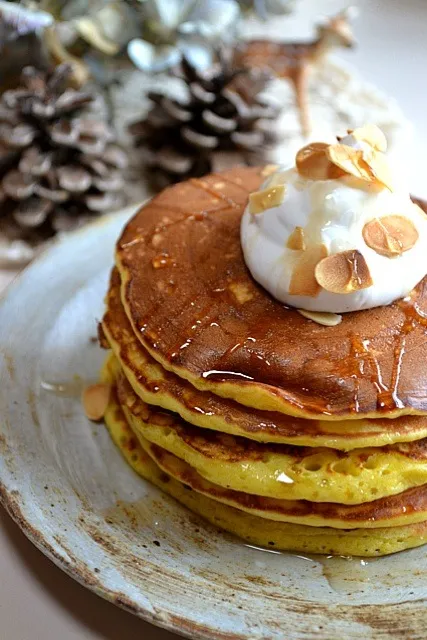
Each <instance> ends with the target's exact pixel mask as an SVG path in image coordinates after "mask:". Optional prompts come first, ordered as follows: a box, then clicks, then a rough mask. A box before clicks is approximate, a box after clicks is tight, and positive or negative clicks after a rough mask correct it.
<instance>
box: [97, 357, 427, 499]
mask: <svg viewBox="0 0 427 640" xmlns="http://www.w3.org/2000/svg"><path fill="white" fill-rule="evenodd" d="M107 366H109V367H110V369H111V370H112V371H113V375H114V376H115V383H116V387H117V394H118V399H119V403H120V405H121V406H122V408H123V409H124V411H125V413H126V417H127V420H128V423H129V425H130V427H131V428H132V430H133V431H134V432H135V434H136V435H137V436H142V437H143V438H144V440H148V441H149V442H150V443H152V444H154V445H157V446H159V447H161V448H162V450H166V451H168V452H169V453H172V454H174V455H175V456H176V457H178V458H180V459H182V460H184V461H185V462H186V463H188V464H189V465H190V466H191V467H193V468H194V469H195V470H196V471H197V472H198V473H199V474H200V476H202V477H203V478H204V479H205V480H208V481H210V482H212V483H214V484H216V485H219V486H221V487H223V488H226V489H234V490H236V491H239V492H244V493H247V494H254V495H259V496H265V497H269V498H276V499H286V500H301V499H303V500H310V501H314V502H335V503H342V504H346V505H348V504H359V503H362V502H369V501H373V500H376V499H377V498H381V497H383V496H390V495H394V494H400V493H401V492H403V491H405V490H407V489H409V488H412V487H415V486H419V485H423V484H425V483H426V482H427V439H424V440H420V441H417V442H413V443H409V444H401V445H393V446H388V447H381V448H379V447H377V448H369V449H368V448H365V449H354V450H352V451H350V452H347V453H343V452H342V451H337V450H334V449H327V448H311V447H297V446H293V445H283V444H271V443H270V444H266V443H258V442H254V441H248V440H246V439H245V438H241V437H236V436H231V435H224V434H222V433H217V432H215V431H208V430H205V429H200V428H199V427H195V426H193V425H191V424H189V423H188V422H185V421H184V420H182V419H180V418H179V416H177V415H176V414H173V413H171V412H166V411H162V410H159V409H158V407H154V406H152V405H147V404H145V403H144V402H142V401H141V400H140V398H139V397H138V396H137V395H136V394H135V393H134V392H133V390H132V388H131V387H130V385H129V383H128V382H127V380H126V379H125V377H124V375H123V374H122V373H120V372H117V365H116V364H115V363H112V364H111V363H110V364H107Z"/></svg>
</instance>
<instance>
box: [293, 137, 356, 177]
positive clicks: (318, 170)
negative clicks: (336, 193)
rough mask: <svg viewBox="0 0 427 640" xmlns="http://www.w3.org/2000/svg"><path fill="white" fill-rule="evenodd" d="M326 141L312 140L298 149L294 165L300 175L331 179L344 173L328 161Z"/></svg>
mask: <svg viewBox="0 0 427 640" xmlns="http://www.w3.org/2000/svg"><path fill="white" fill-rule="evenodd" d="M328 147H329V145H328V144H326V142H312V143H310V144H308V145H306V146H305V147H303V148H302V149H300V150H299V151H298V153H297V155H296V157H295V165H296V168H297V171H298V173H299V174H300V176H303V177H304V178H308V179H309V180H333V179H336V178H340V177H341V176H342V175H344V173H345V172H344V171H342V170H340V169H339V167H337V166H336V165H334V164H333V163H331V162H330V160H329V159H328V157H327V155H326V150H327V149H328Z"/></svg>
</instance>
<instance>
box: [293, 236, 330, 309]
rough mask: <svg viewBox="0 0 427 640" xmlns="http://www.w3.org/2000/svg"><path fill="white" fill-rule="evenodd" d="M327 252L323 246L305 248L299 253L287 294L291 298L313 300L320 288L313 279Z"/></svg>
mask: <svg viewBox="0 0 427 640" xmlns="http://www.w3.org/2000/svg"><path fill="white" fill-rule="evenodd" d="M327 255H328V250H327V248H326V247H325V245H324V244H316V245H311V246H310V247H307V249H306V250H305V251H304V252H303V253H301V256H300V257H299V259H298V261H297V263H296V264H295V267H294V270H293V272H292V276H291V282H290V284H289V293H290V294H291V295H292V296H309V297H311V298H315V297H316V296H317V295H318V294H319V293H320V286H319V284H318V283H317V281H316V278H315V277H314V271H315V268H316V265H317V264H318V262H320V261H321V260H323V259H324V258H326V256H327Z"/></svg>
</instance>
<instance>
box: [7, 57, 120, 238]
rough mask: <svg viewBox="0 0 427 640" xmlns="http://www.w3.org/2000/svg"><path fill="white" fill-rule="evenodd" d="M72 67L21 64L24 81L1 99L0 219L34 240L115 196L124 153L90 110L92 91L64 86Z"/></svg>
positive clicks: (12, 232) (109, 204)
mask: <svg viewBox="0 0 427 640" xmlns="http://www.w3.org/2000/svg"><path fill="white" fill-rule="evenodd" d="M70 72H71V69H70V67H69V66H67V65H60V66H58V67H57V68H56V69H55V70H54V71H53V72H48V73H44V72H41V71H38V70H36V69H35V68H33V67H26V68H25V69H24V71H23V72H22V75H21V83H22V85H23V86H21V87H19V88H18V89H15V90H10V91H6V92H5V93H4V94H3V96H2V97H1V99H0V220H1V223H0V225H1V227H2V230H3V228H5V229H6V227H7V229H6V233H7V234H8V235H9V236H10V237H17V236H18V237H22V238H24V239H27V240H29V241H30V242H31V243H37V242H38V241H41V240H44V239H45V238H48V237H50V236H52V235H54V234H55V233H56V232H57V231H64V230H69V229H70V228H73V227H75V226H78V225H80V224H81V223H82V222H83V221H86V220H87V219H88V218H90V217H93V216H94V215H99V214H100V213H101V212H104V211H106V210H108V209H112V208H114V207H117V206H118V205H119V204H120V203H121V199H122V198H121V191H122V187H123V184H124V181H123V177H122V173H121V172H122V169H124V168H125V166H126V155H125V154H124V152H123V151H122V150H121V149H120V148H119V147H117V146H114V145H113V144H112V142H113V139H114V136H113V133H112V131H111V130H110V127H109V126H108V125H107V123H106V122H104V121H102V120H101V119H100V118H99V116H96V115H95V114H93V113H90V112H88V110H87V107H88V105H90V104H91V103H92V101H93V100H94V96H93V95H92V94H91V93H89V92H88V91H85V90H80V91H76V90H74V89H70V88H67V80H68V78H69V75H70Z"/></svg>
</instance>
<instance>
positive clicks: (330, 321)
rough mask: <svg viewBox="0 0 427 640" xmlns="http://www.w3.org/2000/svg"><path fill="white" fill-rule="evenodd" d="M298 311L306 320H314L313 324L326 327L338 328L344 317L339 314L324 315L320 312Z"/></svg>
mask: <svg viewBox="0 0 427 640" xmlns="http://www.w3.org/2000/svg"><path fill="white" fill-rule="evenodd" d="M297 311H298V313H300V314H301V315H302V316H304V318H308V319H309V320H313V322H317V324H321V325H323V326H325V327H336V326H337V324H339V323H340V322H341V321H342V316H341V315H340V314H339V313H323V312H320V311H306V310H305V309H297Z"/></svg>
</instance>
